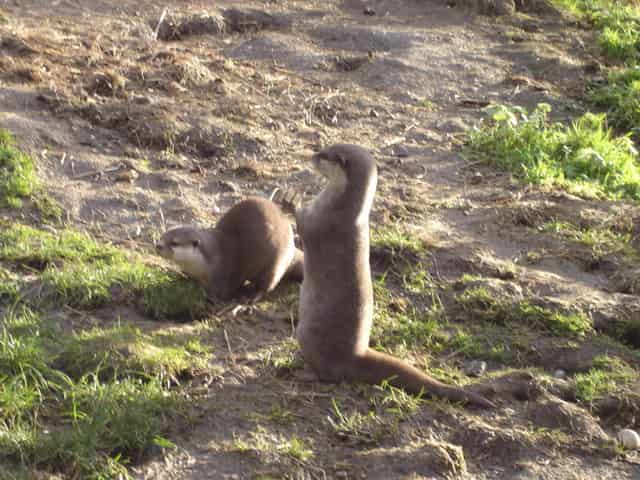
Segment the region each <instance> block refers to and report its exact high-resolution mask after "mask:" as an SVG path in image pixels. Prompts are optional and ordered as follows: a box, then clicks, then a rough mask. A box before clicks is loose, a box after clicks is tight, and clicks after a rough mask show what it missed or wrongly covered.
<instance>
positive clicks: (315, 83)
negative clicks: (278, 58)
mask: <svg viewBox="0 0 640 480" xmlns="http://www.w3.org/2000/svg"><path fill="white" fill-rule="evenodd" d="M271 68H273V69H274V70H276V71H278V72H282V73H286V74H289V75H291V76H293V77H298V78H300V79H302V80H304V81H305V82H309V83H310V84H312V85H315V86H316V87H324V86H325V85H324V84H322V83H320V82H316V81H315V80H311V79H310V78H307V77H305V76H304V75H300V74H299V73H296V72H292V71H291V70H287V69H286V68H282V67H278V66H277V65H271Z"/></svg>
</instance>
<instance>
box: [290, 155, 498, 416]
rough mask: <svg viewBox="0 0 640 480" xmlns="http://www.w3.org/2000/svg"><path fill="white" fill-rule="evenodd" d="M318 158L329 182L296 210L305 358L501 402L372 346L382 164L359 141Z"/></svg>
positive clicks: (358, 374) (347, 374) (351, 376)
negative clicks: (375, 223)
mask: <svg viewBox="0 0 640 480" xmlns="http://www.w3.org/2000/svg"><path fill="white" fill-rule="evenodd" d="M312 161H313V164H314V167H315V168H316V169H317V170H318V171H319V172H320V173H321V174H322V175H323V176H325V177H326V178H327V179H328V185H327V186H326V187H325V189H324V190H323V191H322V192H321V193H320V194H319V195H318V196H317V197H316V198H315V199H314V200H313V201H312V203H311V204H310V205H308V206H307V207H305V208H303V209H301V210H300V211H299V212H298V213H297V215H296V221H297V225H298V232H299V234H300V237H301V239H302V244H303V247H304V279H303V281H302V288H301V292H300V311H299V320H298V321H299V323H298V327H297V330H296V336H297V338H298V342H299V343H300V348H301V350H302V356H303V357H304V359H305V361H306V362H307V363H308V364H309V365H310V366H311V369H312V370H313V371H314V372H315V373H316V374H317V375H318V377H320V379H321V380H325V381H340V380H356V381H363V382H366V383H373V384H377V383H380V382H382V381H383V380H389V382H390V383H391V384H392V385H395V386H398V387H401V388H404V389H406V390H407V391H409V392H411V393H418V392H420V391H421V390H424V391H425V393H428V394H435V395H438V396H440V397H444V398H447V399H449V400H453V401H457V402H469V403H474V404H476V405H480V406H483V407H495V405H494V404H493V403H492V402H491V401H489V400H487V399H485V398H483V397H482V396H480V395H477V394H475V393H472V392H468V391H465V390H463V389H461V388H458V387H454V386H450V385H446V384H444V383H441V382H439V381H438V380H435V379H434V378H432V377H430V376H428V375H426V374H425V373H423V372H421V371H420V370H418V369H416V368H414V367H412V366H410V365H409V364H407V363H405V362H403V361H401V360H400V359H398V358H395V357H392V356H390V355H387V354H384V353H380V352H377V351H375V350H372V349H371V348H369V334H370V331H371V322H372V315H373V288H372V284H371V271H370V267H369V212H370V210H371V205H372V203H373V197H374V195H375V191H376V182H377V169H376V164H375V161H374V160H373V158H372V157H371V155H369V154H368V153H367V152H366V151H365V150H364V149H362V148H360V147H358V146H355V145H333V146H331V147H328V148H326V149H324V150H322V151H321V152H319V153H317V154H315V155H314V156H313V157H312Z"/></svg>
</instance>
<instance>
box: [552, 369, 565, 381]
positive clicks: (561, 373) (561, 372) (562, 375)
mask: <svg viewBox="0 0 640 480" xmlns="http://www.w3.org/2000/svg"><path fill="white" fill-rule="evenodd" d="M566 376H567V372H565V371H564V370H562V369H561V368H559V369H558V370H556V371H555V372H553V377H554V378H558V379H560V380H562V379H564V378H566Z"/></svg>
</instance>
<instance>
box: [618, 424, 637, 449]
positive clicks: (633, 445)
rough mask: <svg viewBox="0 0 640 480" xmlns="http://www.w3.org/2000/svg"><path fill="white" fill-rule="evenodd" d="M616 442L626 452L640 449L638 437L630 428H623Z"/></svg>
mask: <svg viewBox="0 0 640 480" xmlns="http://www.w3.org/2000/svg"><path fill="white" fill-rule="evenodd" d="M618 441H619V442H620V443H621V444H622V446H623V447H624V448H626V449H628V450H638V449H640V435H638V433H637V432H636V431H635V430H631V429H630V428H625V429H622V430H620V431H619V432H618Z"/></svg>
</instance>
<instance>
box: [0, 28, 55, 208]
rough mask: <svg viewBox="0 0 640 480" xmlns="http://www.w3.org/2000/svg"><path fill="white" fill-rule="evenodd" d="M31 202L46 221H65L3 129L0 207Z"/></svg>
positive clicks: (30, 163) (0, 135)
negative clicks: (61, 219)
mask: <svg viewBox="0 0 640 480" xmlns="http://www.w3.org/2000/svg"><path fill="white" fill-rule="evenodd" d="M0 23H1V22H0ZM27 199H30V200H32V201H33V204H34V206H35V207H36V209H37V210H38V211H40V213H41V214H42V215H43V216H44V217H45V218H48V219H55V220H59V219H60V218H61V216H62V210H61V208H60V206H59V205H58V204H57V203H56V202H55V201H54V200H52V199H51V198H50V197H49V196H48V195H46V194H45V193H44V191H43V190H42V188H41V186H40V182H39V180H38V178H37V176H36V174H35V169H34V165H33V160H32V159H31V157H30V156H29V155H27V154H26V153H24V152H21V151H20V150H19V149H18V148H17V147H16V145H15V140H14V139H13V137H12V135H11V134H10V133H9V132H8V131H7V130H4V129H0V207H9V208H21V207H22V206H23V201H24V200H27Z"/></svg>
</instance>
